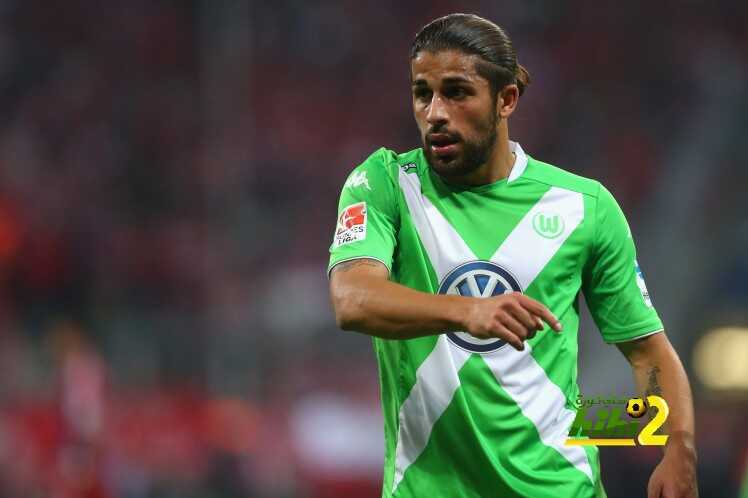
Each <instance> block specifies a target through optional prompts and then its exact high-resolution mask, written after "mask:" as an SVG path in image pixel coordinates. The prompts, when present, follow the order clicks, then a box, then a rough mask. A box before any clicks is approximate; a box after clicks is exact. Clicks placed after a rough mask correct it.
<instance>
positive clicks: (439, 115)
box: [426, 92, 449, 127]
mask: <svg viewBox="0 0 748 498" xmlns="http://www.w3.org/2000/svg"><path fill="white" fill-rule="evenodd" d="M426 121H427V122H428V123H429V124H430V125H431V126H432V127H433V126H435V125H437V124H442V125H444V124H447V123H448V122H449V113H448V112H447V104H446V102H444V99H443V98H442V96H441V95H439V94H438V93H436V92H434V94H433V96H432V97H431V102H430V104H429V110H428V113H427V114H426Z"/></svg>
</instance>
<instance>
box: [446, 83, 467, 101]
mask: <svg viewBox="0 0 748 498" xmlns="http://www.w3.org/2000/svg"><path fill="white" fill-rule="evenodd" d="M444 95H445V96H446V97H447V98H450V99H453V100H461V99H463V98H465V97H467V96H468V91H467V90H466V89H465V88H464V87H461V86H455V87H451V88H449V89H447V90H446V91H445V92H444Z"/></svg>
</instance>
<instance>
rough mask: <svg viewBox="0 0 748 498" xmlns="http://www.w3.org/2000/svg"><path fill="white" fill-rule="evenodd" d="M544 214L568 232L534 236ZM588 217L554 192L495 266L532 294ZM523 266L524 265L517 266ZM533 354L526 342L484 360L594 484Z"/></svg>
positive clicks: (556, 394)
mask: <svg viewBox="0 0 748 498" xmlns="http://www.w3.org/2000/svg"><path fill="white" fill-rule="evenodd" d="M539 213H553V214H557V215H559V216H561V217H562V218H563V220H564V223H565V226H564V231H563V233H561V234H560V235H559V236H558V237H556V238H555V239H544V238H543V237H542V236H540V235H539V234H538V233H537V232H535V229H534V228H533V219H534V218H535V216H536V215H537V214H539ZM583 218H584V199H583V198H582V194H580V193H578V192H573V191H570V190H566V189H562V188H558V187H552V188H551V189H550V190H548V192H546V193H545V195H543V197H542V198H541V199H540V200H539V201H538V202H537V204H535V205H534V206H533V207H532V209H530V211H529V212H528V213H527V214H526V215H525V216H524V217H523V218H522V220H521V221H520V222H519V224H518V225H517V226H516V227H515V228H514V230H512V233H510V234H509V236H508V237H507V238H506V240H505V241H504V242H503V243H502V244H501V247H499V249H498V250H497V251H496V253H495V254H494V255H493V257H492V258H491V261H493V262H494V263H496V264H497V265H499V266H501V267H503V268H510V269H511V271H512V273H513V274H514V276H515V277H516V278H517V280H518V281H519V283H520V285H521V286H522V289H523V290H527V288H528V287H529V286H530V284H532V282H533V281H534V280H535V277H537V276H538V274H539V273H540V272H541V271H542V270H543V268H545V266H546V265H547V264H548V262H549V261H550V260H551V258H553V256H554V255H555V254H556V252H558V250H559V248H560V247H561V245H562V244H563V243H564V242H565V241H566V239H568V238H569V235H571V233H572V232H573V231H574V230H575V229H576V228H577V226H579V224H580V223H581V222H582V219H583ZM519 261H521V264H517V262H519ZM549 333H550V332H549ZM531 351H532V348H531V347H530V344H529V343H527V342H525V350H524V351H516V350H515V349H513V348H509V347H503V348H499V349H498V350H497V351H494V352H493V353H490V354H486V355H483V361H485V362H486V364H487V365H488V367H489V368H490V369H491V372H493V375H494V377H496V380H497V381H498V382H499V384H501V386H502V387H503V388H504V390H505V391H506V392H507V394H509V396H511V397H512V399H514V401H515V402H516V403H517V405H518V406H519V408H520V410H521V411H522V413H523V414H524V415H525V416H526V417H527V418H529V419H530V420H531V421H532V423H533V424H535V427H536V428H537V429H538V434H539V435H540V439H541V440H542V441H543V443H544V444H546V445H547V446H550V447H552V448H555V449H556V450H557V451H558V452H559V453H561V455H563V456H564V458H566V459H567V460H568V461H569V462H570V463H571V464H572V465H574V466H575V467H576V468H577V469H579V470H580V471H582V472H584V473H585V474H586V475H587V477H589V478H590V480H593V476H592V467H591V466H590V463H589V460H588V459H587V453H586V452H585V451H584V448H582V447H581V446H566V445H565V443H566V436H567V435H568V430H569V427H571V424H572V422H573V421H574V417H575V414H574V412H573V411H571V410H569V409H568V408H566V397H565V396H564V393H563V392H562V391H561V389H560V388H559V387H558V386H557V385H556V384H554V383H553V382H552V381H551V380H550V379H549V378H548V376H547V375H546V373H545V371H544V370H543V368H542V367H541V366H540V365H538V363H537V362H536V361H535V359H534V358H533V357H532V355H531V354H530V352H531ZM549 415H550V416H549Z"/></svg>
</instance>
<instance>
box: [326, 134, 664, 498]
mask: <svg viewBox="0 0 748 498" xmlns="http://www.w3.org/2000/svg"><path fill="white" fill-rule="evenodd" d="M511 146H512V150H513V152H514V153H515V156H516V159H515V164H514V166H513V168H512V171H511V174H510V175H509V177H508V178H506V179H503V180H500V181H498V182H496V183H492V184H489V185H481V186H478V187H458V186H454V185H450V184H448V183H445V182H444V181H443V180H442V179H441V178H440V177H439V176H438V175H437V174H435V173H434V172H433V171H432V170H431V169H430V167H429V166H428V163H427V161H426V159H425V157H424V155H423V152H422V150H421V149H417V150H413V151H410V152H407V153H405V154H400V155H398V154H395V153H394V152H392V151H389V150H386V149H379V150H378V151H376V152H375V153H374V154H372V155H371V156H370V157H369V158H368V159H367V160H366V161H365V162H364V163H363V164H361V165H360V166H359V167H357V168H356V169H355V170H354V171H353V172H352V173H351V175H350V176H349V177H348V180H347V181H346V183H345V186H344V187H343V192H342V194H341V197H340V204H339V211H338V212H339V215H338V223H337V227H336V230H335V235H334V240H333V244H332V246H331V247H330V252H331V257H330V265H329V267H328V270H329V269H331V268H332V267H333V266H335V265H336V264H337V263H340V262H342V261H346V260H350V259H355V258H373V259H377V260H379V261H381V262H382V263H384V265H385V266H387V268H388V269H389V270H390V279H391V280H393V281H395V282H399V283H400V284H402V285H406V286H408V287H411V288H413V289H417V290H420V291H423V292H430V293H434V294H437V293H441V294H445V293H446V294H461V295H466V296H478V297H488V296H494V295H498V294H501V293H503V292H505V291H513V290H516V291H521V292H523V293H525V294H527V295H528V296H530V297H532V298H534V299H536V300H538V301H540V302H541V303H543V304H545V305H546V306H547V307H548V308H550V310H551V311H552V312H553V313H554V314H555V315H556V316H557V317H558V318H559V320H560V321H561V322H562V324H563V327H564V329H563V332H561V333H559V334H557V333H555V332H552V331H551V330H550V328H549V327H546V330H545V331H543V332H539V333H538V334H537V335H536V336H535V337H534V338H532V339H530V340H528V341H527V342H526V347H525V349H524V351H517V350H515V349H514V348H512V347H511V346H510V345H508V344H506V343H505V342H504V341H503V340H499V339H489V340H480V339H477V338H474V337H472V336H470V335H469V334H467V333H464V332H455V333H447V334H441V335H432V336H426V337H421V338H417V339H409V340H386V339H380V338H374V349H375V352H376V357H377V362H378V364H379V374H380V382H381V394H382V408H383V412H384V420H385V448H386V452H385V462H384V465H385V471H384V483H383V491H382V496H383V497H396V498H416V497H417V498H422V497H424V496H429V497H434V498H436V497H447V498H456V497H470V498H473V497H474V498H489V497H491V498H492V497H515V496H522V497H531V498H544V497H553V498H557V497H560V496H562V497H567V496H569V497H571V496H573V497H575V498H584V497H593V496H594V497H600V496H605V491H604V489H603V487H602V483H601V481H600V468H599V460H598V450H597V448H596V447H584V446H565V444H564V443H565V441H566V437H567V435H568V432H569V428H570V427H571V424H572V422H573V420H574V417H575V415H576V407H575V404H574V401H575V400H576V398H577V395H578V394H579V388H578V386H577V330H578V327H579V293H580V291H582V292H584V295H585V298H586V300H587V303H588V305H589V308H590V310H591V312H592V315H593V318H594V319H595V322H596V323H597V325H598V327H599V329H600V331H601V333H602V335H603V338H604V339H605V341H606V342H609V343H613V342H620V341H627V340H630V339H633V338H637V337H642V336H646V335H649V334H653V333H655V332H657V331H660V330H662V323H661V321H660V319H659V318H658V316H657V313H656V311H655V310H654V308H653V307H652V304H651V301H650V299H649V295H648V293H647V291H646V287H645V285H644V280H643V278H642V276H641V272H640V271H639V267H638V265H637V263H636V253H635V248H634V242H633V240H632V238H631V232H630V230H629V227H628V224H627V222H626V219H625V217H624V215H623V213H622V211H621V209H620V208H619V206H618V204H617V203H616V201H615V200H614V199H613V197H612V195H611V194H610V192H608V191H607V190H606V189H605V188H604V187H603V186H602V185H600V184H599V183H598V182H596V181H593V180H589V179H586V178H582V177H580V176H576V175H573V174H571V173H568V172H566V171H563V170H561V169H558V168H556V167H554V166H551V165H549V164H545V163H543V162H540V161H537V160H535V159H533V158H531V157H529V156H527V155H526V154H525V153H524V152H523V151H522V148H521V147H520V146H519V145H518V144H516V143H514V142H511Z"/></svg>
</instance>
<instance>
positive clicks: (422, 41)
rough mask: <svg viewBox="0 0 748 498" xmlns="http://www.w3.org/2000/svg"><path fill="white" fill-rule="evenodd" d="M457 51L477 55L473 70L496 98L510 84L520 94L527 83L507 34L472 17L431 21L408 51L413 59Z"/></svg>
mask: <svg viewBox="0 0 748 498" xmlns="http://www.w3.org/2000/svg"><path fill="white" fill-rule="evenodd" d="M442 50H459V51H461V52H465V53H467V54H472V55H477V56H478V57H479V58H480V61H479V62H478V63H477V64H476V71H477V72H478V74H479V75H481V76H482V77H483V78H486V79H487V80H488V82H489V83H490V84H491V90H492V92H493V94H494V96H495V95H497V94H498V92H500V91H501V89H502V88H504V87H505V86H506V85H510V84H512V83H514V84H516V85H517V87H518V88H519V94H520V95H522V94H523V93H524V91H525V88H527V85H529V84H530V73H528V72H527V69H525V68H524V67H522V66H521V65H519V64H518V63H517V54H516V52H515V51H514V47H513V46H512V41H511V40H510V39H509V35H507V34H506V31H504V30H503V29H502V28H501V27H499V26H497V25H496V24H494V23H492V22H491V21H489V20H488V19H484V18H482V17H479V16H476V15H475V14H449V15H448V16H444V17H440V18H438V19H434V20H433V21H431V22H430V23H428V24H427V25H426V26H424V27H423V28H422V29H421V31H419V32H418V34H417V35H416V38H415V40H413V46H412V47H411V49H410V58H411V60H413V59H414V58H415V57H416V56H417V55H418V53H419V52H422V51H427V52H440V51H442Z"/></svg>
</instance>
